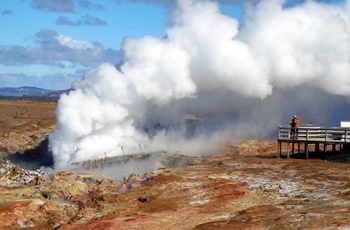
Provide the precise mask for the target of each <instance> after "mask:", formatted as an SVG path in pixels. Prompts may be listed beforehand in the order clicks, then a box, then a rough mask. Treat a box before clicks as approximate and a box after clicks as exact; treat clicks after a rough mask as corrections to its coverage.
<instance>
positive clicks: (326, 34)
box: [50, 0, 350, 169]
mask: <svg viewBox="0 0 350 230" xmlns="http://www.w3.org/2000/svg"><path fill="white" fill-rule="evenodd" d="M284 3H285V1H282V0H274V1H270V0H265V1H260V2H259V3H258V4H256V5H249V4H248V5H246V8H245V18H244V23H245V24H244V26H243V27H242V28H239V24H238V22H237V20H236V19H233V18H230V17H228V16H226V15H223V14H221V12H220V8H219V5H218V4H217V3H215V2H212V1H195V0H179V1H178V5H177V8H176V10H175V11H174V12H173V13H172V14H171V18H170V25H169V27H168V28H167V29H166V37H165V38H157V37H152V36H144V37H142V38H140V39H134V38H127V39H125V41H124V44H123V47H122V48H123V50H124V53H125V58H124V62H123V64H122V65H121V66H120V68H119V69H116V68H115V66H113V65H112V64H108V63H105V64H102V65H101V66H99V67H98V68H96V69H93V70H90V71H88V72H87V73H86V74H85V76H84V78H83V79H82V80H81V81H80V82H76V83H74V84H73V89H74V90H73V91H72V92H70V93H69V95H62V96H61V98H60V100H59V104H58V107H57V111H56V113H57V120H58V128H57V129H56V130H55V131H54V132H53V133H52V134H51V135H50V149H51V150H52V152H53V154H54V158H55V166H56V167H57V168H58V169H60V168H64V167H66V166H67V165H69V163H72V162H75V161H83V160H87V159H96V158H102V157H104V156H105V154H106V155H108V156H112V155H122V154H123V153H122V150H123V151H124V152H125V153H127V154H131V153H133V152H139V151H140V146H142V149H143V151H154V150H181V151H183V152H184V153H186V154H196V153H205V152H208V151H211V150H212V149H211V148H210V147H212V146H214V143H216V142H217V141H222V140H224V139H225V138H228V139H233V138H247V137H254V138H266V137H270V138H271V137H273V136H272V135H273V134H274V131H275V130H276V127H277V125H278V123H280V122H283V121H285V122H286V123H287V122H289V118H290V117H289V116H291V115H293V114H295V113H298V114H299V115H300V117H301V119H302V121H304V123H307V122H315V123H316V122H317V123H329V122H332V119H333V118H334V114H336V113H338V112H339V111H340V112H344V111H347V110H346V106H347V105H348V102H347V99H348V96H349V94H350V78H349V76H350V62H349V60H350V59H349V54H350V43H349V42H348V41H350V29H349V28H350V24H349V9H350V7H349V5H350V2H349V1H346V2H345V3H343V4H337V5H335V4H333V5H332V4H331V5H330V4H324V3H316V2H312V1H307V2H306V3H304V4H301V5H297V6H294V7H292V8H284V7H283V5H284ZM186 114H192V115H195V116H197V117H199V118H200V119H187V120H185V119H183V117H184V116H185V115H186ZM337 118H339V116H337ZM303 119H304V120H303Z"/></svg>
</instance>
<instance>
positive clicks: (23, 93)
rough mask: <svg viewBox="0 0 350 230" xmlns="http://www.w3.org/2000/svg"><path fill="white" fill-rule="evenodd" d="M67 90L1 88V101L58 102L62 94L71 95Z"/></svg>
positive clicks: (24, 87) (25, 87)
mask: <svg viewBox="0 0 350 230" xmlns="http://www.w3.org/2000/svg"><path fill="white" fill-rule="evenodd" d="M69 91H70V89H67V90H49V89H41V88H37V87H30V86H23V87H18V88H15V87H4V88H0V99H8V100H19V99H22V100H39V101H47V100H48V101H55V100H58V98H59V97H60V95H61V94H63V93H69Z"/></svg>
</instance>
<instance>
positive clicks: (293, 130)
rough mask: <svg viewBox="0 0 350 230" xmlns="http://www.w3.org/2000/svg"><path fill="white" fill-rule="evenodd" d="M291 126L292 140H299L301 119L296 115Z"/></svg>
mask: <svg viewBox="0 0 350 230" xmlns="http://www.w3.org/2000/svg"><path fill="white" fill-rule="evenodd" d="M290 126H291V132H290V133H291V137H290V139H297V138H298V132H299V117H298V116H297V115H294V117H293V119H292V123H290Z"/></svg>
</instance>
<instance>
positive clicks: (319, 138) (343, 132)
mask: <svg viewBox="0 0 350 230" xmlns="http://www.w3.org/2000/svg"><path fill="white" fill-rule="evenodd" d="M277 141H278V157H281V156H282V155H283V152H282V144H286V145H287V153H286V155H287V157H289V156H290V153H291V154H294V153H295V152H296V151H295V150H297V152H298V153H301V147H303V148H304V149H303V151H304V153H305V156H306V159H308V158H309V151H310V147H314V151H315V152H320V153H323V155H324V156H326V154H327V149H328V147H329V146H332V151H336V150H337V149H342V148H343V147H344V144H346V143H350V128H348V127H346V128H345V127H313V126H308V127H300V128H299V130H298V136H297V137H294V138H293V137H292V129H291V128H290V127H288V126H280V127H279V128H278V139H277ZM290 145H292V148H291V152H290V151H289V147H290ZM295 145H297V147H295ZM321 146H322V147H323V149H322V151H321V148H320V147H321Z"/></svg>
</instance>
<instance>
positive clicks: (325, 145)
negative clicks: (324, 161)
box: [323, 143, 327, 157]
mask: <svg viewBox="0 0 350 230" xmlns="http://www.w3.org/2000/svg"><path fill="white" fill-rule="evenodd" d="M323 153H324V157H327V144H326V143H324V144H323Z"/></svg>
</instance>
